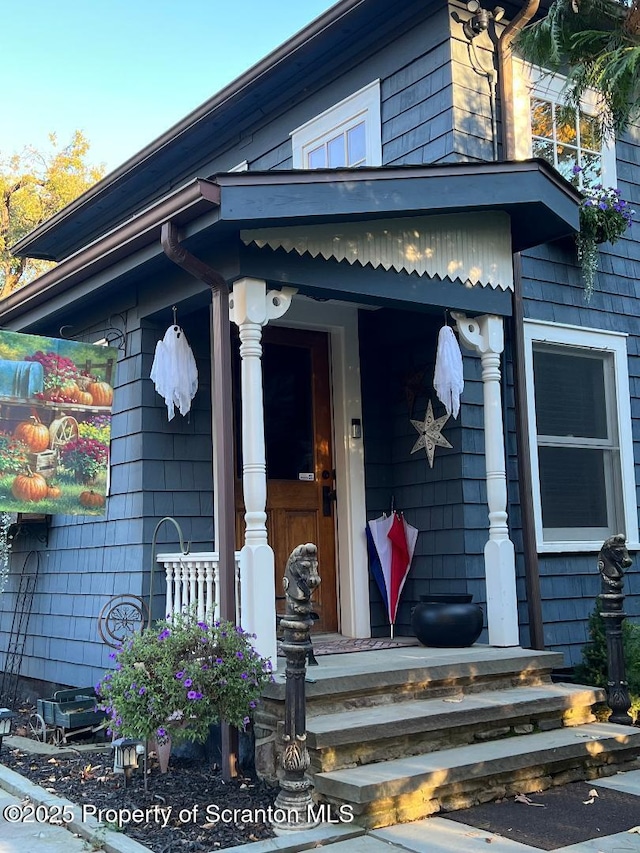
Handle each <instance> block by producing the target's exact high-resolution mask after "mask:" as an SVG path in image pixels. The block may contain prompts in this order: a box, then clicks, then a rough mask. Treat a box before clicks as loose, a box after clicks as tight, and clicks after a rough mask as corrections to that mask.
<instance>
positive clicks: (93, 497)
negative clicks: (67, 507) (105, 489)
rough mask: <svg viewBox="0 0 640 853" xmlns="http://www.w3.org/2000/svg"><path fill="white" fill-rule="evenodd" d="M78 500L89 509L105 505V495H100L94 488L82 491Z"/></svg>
mask: <svg viewBox="0 0 640 853" xmlns="http://www.w3.org/2000/svg"><path fill="white" fill-rule="evenodd" d="M78 500H79V501H80V503H81V505H82V506H84V507H86V508H87V509H99V508H100V507H102V506H104V495H99V494H98V492H94V491H93V489H91V491H90V492H82V493H81V494H80V497H79V498H78Z"/></svg>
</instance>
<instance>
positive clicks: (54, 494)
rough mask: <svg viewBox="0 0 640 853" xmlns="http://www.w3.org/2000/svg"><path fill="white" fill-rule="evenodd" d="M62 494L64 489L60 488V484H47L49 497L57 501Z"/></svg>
mask: <svg viewBox="0 0 640 853" xmlns="http://www.w3.org/2000/svg"><path fill="white" fill-rule="evenodd" d="M61 495H62V489H61V488H60V486H47V497H48V498H49V499H50V500H52V501H56V500H58V498H59V497H60V496H61Z"/></svg>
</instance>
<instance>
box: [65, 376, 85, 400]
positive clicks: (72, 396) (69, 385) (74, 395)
mask: <svg viewBox="0 0 640 853" xmlns="http://www.w3.org/2000/svg"><path fill="white" fill-rule="evenodd" d="M60 393H61V394H62V395H63V396H64V397H68V398H69V400H72V401H73V400H77V399H78V394H79V393H80V388H78V383H77V382H75V381H74V380H73V379H67V381H66V382H65V383H64V384H63V385H61V386H60Z"/></svg>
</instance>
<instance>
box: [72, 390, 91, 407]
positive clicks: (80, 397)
mask: <svg viewBox="0 0 640 853" xmlns="http://www.w3.org/2000/svg"><path fill="white" fill-rule="evenodd" d="M76 403H79V404H80V405H81V406H92V405H93V396H92V395H91V394H90V393H89V392H88V391H78V393H77V395H76Z"/></svg>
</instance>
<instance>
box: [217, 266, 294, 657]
mask: <svg viewBox="0 0 640 853" xmlns="http://www.w3.org/2000/svg"><path fill="white" fill-rule="evenodd" d="M294 293H295V290H294V289H293V288H283V289H282V290H281V291H277V290H272V291H269V292H267V286H266V283H265V282H264V281H262V280H260V279H254V278H242V279H239V280H238V281H236V282H235V283H234V285H233V290H232V292H231V296H230V300H229V314H230V317H231V320H232V322H234V323H235V324H236V325H237V326H238V329H239V332H240V359H241V371H240V389H241V409H242V487H243V491H244V505H245V516H244V520H245V535H244V544H243V547H242V549H241V551H240V588H241V590H242V602H241V607H242V610H241V621H242V625H243V627H244V628H245V629H246V630H247V631H249V632H250V633H252V634H256V637H257V639H256V643H255V646H256V649H257V650H258V651H259V653H260V654H261V655H262V656H263V657H268V658H270V659H271V661H272V663H273V667H274V669H275V666H276V660H277V657H276V614H275V580H274V571H275V567H274V555H273V549H272V548H271V546H270V545H269V542H268V538H267V513H266V505H267V466H266V456H265V439H264V406H263V388H262V328H263V326H266V325H267V323H268V322H269V320H273V319H276V318H277V317H281V316H282V315H283V314H284V313H285V312H286V311H287V309H288V308H289V305H290V304H291V299H292V297H293V294H294Z"/></svg>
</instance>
